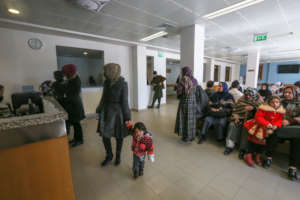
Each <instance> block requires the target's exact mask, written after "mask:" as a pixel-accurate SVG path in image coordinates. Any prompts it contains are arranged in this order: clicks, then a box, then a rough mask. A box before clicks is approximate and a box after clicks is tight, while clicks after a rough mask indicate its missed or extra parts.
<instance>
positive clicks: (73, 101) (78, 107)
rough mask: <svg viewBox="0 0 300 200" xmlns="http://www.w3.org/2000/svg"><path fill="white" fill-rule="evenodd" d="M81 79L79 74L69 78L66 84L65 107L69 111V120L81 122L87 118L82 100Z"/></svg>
mask: <svg viewBox="0 0 300 200" xmlns="http://www.w3.org/2000/svg"><path fill="white" fill-rule="evenodd" d="M80 94H81V81H80V78H79V76H77V75H76V76H75V77H74V78H72V79H69V80H68V81H67V83H66V86H65V99H64V101H65V102H64V104H65V105H64V107H65V109H66V112H67V113H68V120H69V121H70V122H71V123H72V122H79V121H81V120H83V119H84V118H85V114H84V108H83V104H82V100H81V96H80Z"/></svg>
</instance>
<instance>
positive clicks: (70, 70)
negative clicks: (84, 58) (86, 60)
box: [61, 64, 77, 78]
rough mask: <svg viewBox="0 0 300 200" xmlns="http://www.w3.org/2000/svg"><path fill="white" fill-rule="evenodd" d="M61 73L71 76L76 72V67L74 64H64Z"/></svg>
mask: <svg viewBox="0 0 300 200" xmlns="http://www.w3.org/2000/svg"><path fill="white" fill-rule="evenodd" d="M61 71H62V73H63V74H64V76H66V77H68V78H69V77H72V76H74V75H75V74H76V72H77V69H76V66H75V65H73V64H67V65H64V66H63V68H62V70H61Z"/></svg>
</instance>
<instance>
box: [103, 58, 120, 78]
mask: <svg viewBox="0 0 300 200" xmlns="http://www.w3.org/2000/svg"><path fill="white" fill-rule="evenodd" d="M104 74H105V76H106V78H107V79H109V80H110V81H111V82H112V83H114V82H117V81H118V80H119V78H120V76H121V67H120V65H119V64H116V63H109V64H106V65H104Z"/></svg>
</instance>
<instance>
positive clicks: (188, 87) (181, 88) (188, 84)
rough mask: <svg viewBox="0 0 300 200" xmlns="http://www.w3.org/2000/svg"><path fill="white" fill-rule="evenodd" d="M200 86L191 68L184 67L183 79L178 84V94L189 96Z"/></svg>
mask: <svg viewBox="0 0 300 200" xmlns="http://www.w3.org/2000/svg"><path fill="white" fill-rule="evenodd" d="M197 85H198V82H197V80H196V79H195V78H194V77H193V73H192V70H191V69H190V68H189V67H184V68H183V69H182V77H181V80H180V81H179V83H178V84H177V94H178V95H184V94H185V95H189V94H191V92H192V89H193V88H194V87H196V86H197Z"/></svg>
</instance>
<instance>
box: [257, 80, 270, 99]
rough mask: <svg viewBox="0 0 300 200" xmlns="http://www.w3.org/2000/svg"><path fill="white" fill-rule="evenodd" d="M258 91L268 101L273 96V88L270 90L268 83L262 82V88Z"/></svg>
mask: <svg viewBox="0 0 300 200" xmlns="http://www.w3.org/2000/svg"><path fill="white" fill-rule="evenodd" d="M258 93H259V94H260V96H261V97H262V98H263V99H264V101H267V100H268V99H269V98H270V97H271V96H272V92H271V90H269V86H268V84H267V83H263V84H262V86H261V89H260V90H259V91H258Z"/></svg>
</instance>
